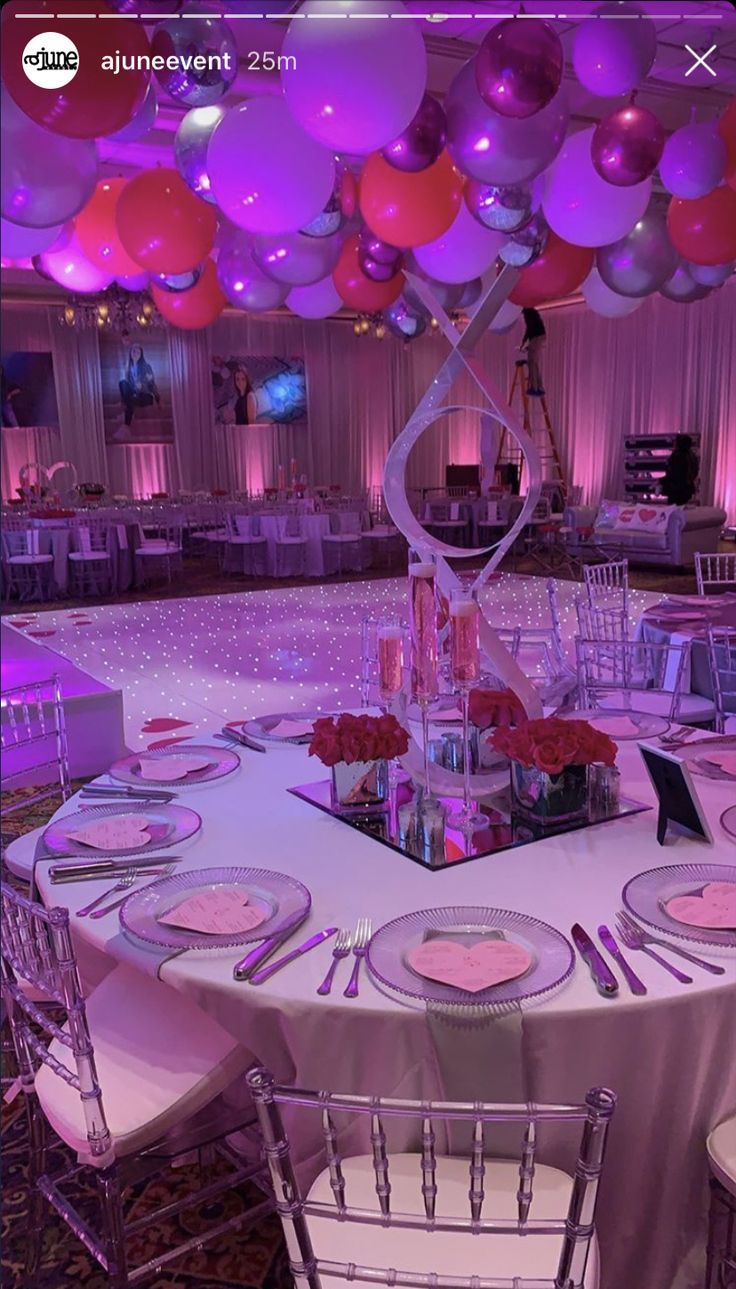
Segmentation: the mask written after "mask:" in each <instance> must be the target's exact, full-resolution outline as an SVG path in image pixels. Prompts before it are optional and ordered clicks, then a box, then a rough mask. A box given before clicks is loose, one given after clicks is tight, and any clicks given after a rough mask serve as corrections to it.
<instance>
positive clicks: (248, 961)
mask: <svg viewBox="0 0 736 1289" xmlns="http://www.w3.org/2000/svg"><path fill="white" fill-rule="evenodd" d="M306 918H307V914H306V913H305V914H304V915H303V916H302V917H300V918H299V920H298V922H294V923H293V925H292V926H288V927H285V928H284V929H283V930H282V931H278V932H277V933H276V934H275V935H269V936H267V937H266V939H265V940H262V941H261V943H260V944H257V945H256V947H255V949H251V950H250V951H249V952H248V953H246V955H245V957H244V958H241V959H240V961H239V962H236V963H235V966H234V967H233V980H248V978H249V977H250V976H252V975H253V972H254V971H255V970H256V968H257V967H260V966H261V965H262V964H263V963H264V962H266V961H267V959H268V958H270V957H271V954H272V953H275V952H276V950H277V949H280V948H281V946H282V944H286V941H287V940H289V939H291V937H292V935H293V934H294V932H295V931H298V930H299V927H300V926H301V925H302V923H303V922H304V921H306Z"/></svg>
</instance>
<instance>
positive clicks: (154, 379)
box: [99, 330, 174, 445]
mask: <svg viewBox="0 0 736 1289" xmlns="http://www.w3.org/2000/svg"><path fill="white" fill-rule="evenodd" d="M99 341H100V370H101V377H102V401H103V415H104V420H105V442H106V443H108V444H110V445H112V444H125V443H173V442H174V418H173V414H172V410H171V363H170V360H169V339H168V334H167V333H166V332H165V331H158V330H157V331H146V332H135V333H134V334H133V335H132V336H126V337H125V338H124V337H123V336H120V335H116V334H115V333H114V332H111V333H108V332H104V331H103V332H102V333H101V334H100V337H99Z"/></svg>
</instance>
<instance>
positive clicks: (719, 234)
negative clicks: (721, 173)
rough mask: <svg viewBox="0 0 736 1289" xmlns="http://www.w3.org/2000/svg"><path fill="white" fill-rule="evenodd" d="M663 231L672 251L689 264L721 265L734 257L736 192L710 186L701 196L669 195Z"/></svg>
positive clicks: (735, 249) (735, 242)
mask: <svg viewBox="0 0 736 1289" xmlns="http://www.w3.org/2000/svg"><path fill="white" fill-rule="evenodd" d="M667 232H668V233H669V235H670V241H671V242H672V245H673V246H674V248H675V250H676V251H679V252H680V255H682V256H683V258H684V259H686V260H690V261H691V263H693V264H725V263H726V262H727V261H728V260H733V259H736V192H735V191H734V189H733V188H725V187H723V188H714V189H713V191H712V192H709V193H708V194H707V196H705V197H696V198H695V200H694V201H686V200H685V198H684V197H673V198H672V200H671V202H670V204H669V206H668V208H667Z"/></svg>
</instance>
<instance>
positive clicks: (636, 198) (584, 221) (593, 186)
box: [542, 126, 652, 246]
mask: <svg viewBox="0 0 736 1289" xmlns="http://www.w3.org/2000/svg"><path fill="white" fill-rule="evenodd" d="M594 128H595V127H593V126H591V127H590V129H588V130H581V131H580V133H579V134H572V135H570V137H569V138H568V139H566V140H565V142H564V143H563V145H562V150H561V151H560V153H559V155H558V156H557V158H556V159H555V160H554V161H553V162H552V165H551V166H550V168H549V171H548V173H547V182H546V184H545V188H544V197H543V199H542V209H543V211H544V214H545V217H546V219H547V223H548V224H549V226H550V228H551V229H553V231H554V232H555V233H557V235H558V237H563V238H564V239H565V241H567V242H572V244H573V245H574V246H608V245H609V243H610V242H617V241H618V240H619V238H620V237H625V236H626V234H627V233H629V232H631V229H632V228H633V227H634V224H635V223H636V222H637V220H639V219H641V217H642V215H643V214H644V211H645V210H646V208H647V206H648V205H649V198H650V196H651V192H652V180H651V178H649V179H645V180H644V181H643V183H640V184H633V185H632V186H631V187H630V188H616V187H614V186H613V184H609V183H606V181H605V179H601V177H600V175H599V174H598V171H597V170H596V169H595V166H594V165H593V162H592V160H591V155H590V145H591V142H592V139H593V133H594Z"/></svg>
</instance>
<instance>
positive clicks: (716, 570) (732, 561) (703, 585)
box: [695, 551, 736, 595]
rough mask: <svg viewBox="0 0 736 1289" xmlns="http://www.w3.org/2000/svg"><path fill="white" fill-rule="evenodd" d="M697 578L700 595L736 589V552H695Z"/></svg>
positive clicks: (716, 593)
mask: <svg viewBox="0 0 736 1289" xmlns="http://www.w3.org/2000/svg"><path fill="white" fill-rule="evenodd" d="M695 580H696V583H697V587H698V595H718V594H719V593H720V592H722V591H736V553H734V552H732V551H718V552H717V553H716V554H713V555H703V554H701V552H700V551H696V552H695Z"/></svg>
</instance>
